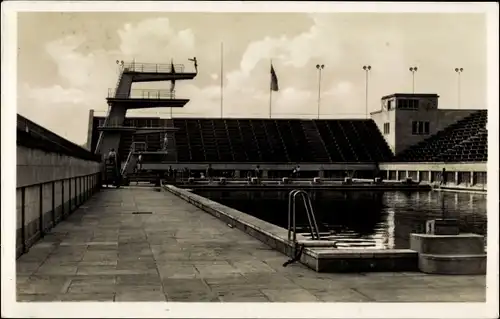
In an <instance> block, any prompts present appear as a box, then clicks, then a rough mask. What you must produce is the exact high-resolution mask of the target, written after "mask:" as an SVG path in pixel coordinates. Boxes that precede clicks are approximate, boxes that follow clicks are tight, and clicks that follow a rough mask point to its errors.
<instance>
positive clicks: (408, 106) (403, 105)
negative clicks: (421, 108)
mask: <svg viewBox="0 0 500 319" xmlns="http://www.w3.org/2000/svg"><path fill="white" fill-rule="evenodd" d="M418 102H419V100H417V99H405V100H398V109H405V110H418Z"/></svg>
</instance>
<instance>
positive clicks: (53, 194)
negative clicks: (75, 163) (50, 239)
mask: <svg viewBox="0 0 500 319" xmlns="http://www.w3.org/2000/svg"><path fill="white" fill-rule="evenodd" d="M51 186H52V227H56V182H52V185H51Z"/></svg>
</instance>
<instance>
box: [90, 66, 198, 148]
mask: <svg viewBox="0 0 500 319" xmlns="http://www.w3.org/2000/svg"><path fill="white" fill-rule="evenodd" d="M190 60H191V59H190ZM194 61H195V67H194V69H195V70H194V72H192V71H186V68H185V66H184V65H183V64H173V63H170V64H152V63H136V62H131V63H125V62H123V61H121V62H120V61H117V64H118V68H119V76H118V81H117V84H116V87H115V88H114V89H109V90H108V97H107V99H106V100H107V103H108V112H107V114H106V119H105V121H104V124H103V125H102V126H100V127H99V128H98V130H99V131H100V133H99V139H98V142H97V145H96V149H95V153H96V154H101V156H105V155H106V154H107V153H108V152H109V150H110V149H115V150H118V147H119V145H120V139H121V135H122V133H123V132H133V133H134V134H141V133H142V134H149V133H156V132H158V133H159V132H164V133H166V134H167V136H168V139H169V140H170V141H172V140H174V138H173V132H174V131H175V128H174V127H173V125H172V126H168V127H162V128H158V127H155V128H137V127H130V126H124V121H125V117H126V113H127V110H129V109H145V108H159V107H184V105H186V104H187V103H188V102H189V99H182V98H177V97H176V96H175V91H174V90H169V89H167V90H136V89H134V90H133V89H132V84H133V83H140V82H161V81H170V82H171V83H173V84H175V82H176V81H180V80H193V79H194V78H195V77H196V75H197V74H198V70H197V64H196V59H194ZM169 122H170V123H172V122H171V121H169Z"/></svg>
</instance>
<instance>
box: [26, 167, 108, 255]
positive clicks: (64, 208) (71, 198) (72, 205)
mask: <svg viewBox="0 0 500 319" xmlns="http://www.w3.org/2000/svg"><path fill="white" fill-rule="evenodd" d="M100 177H101V173H100V172H96V173H92V174H87V175H79V176H73V177H68V178H61V179H57V180H52V181H46V182H41V183H35V184H30V185H25V186H21V187H17V188H16V192H17V191H20V192H21V198H20V201H21V203H20V209H21V216H18V218H19V217H20V218H21V222H20V224H21V228H20V229H17V231H18V232H19V233H18V236H19V237H20V238H18V240H17V243H16V255H17V256H18V257H19V256H20V255H22V254H24V253H26V252H27V251H28V249H29V248H30V247H31V246H33V245H34V244H35V242H36V241H37V240H38V239H40V238H42V237H44V235H45V234H46V233H47V232H48V230H49V229H50V228H53V227H55V225H57V224H58V223H59V222H60V221H62V220H64V219H66V217H67V216H68V215H69V214H70V213H72V212H73V211H74V210H76V209H77V208H78V207H79V206H80V205H81V204H83V203H84V202H85V201H87V200H88V199H89V198H90V197H91V196H92V195H93V194H94V193H96V192H97V191H98V190H99V188H100V184H101V183H100ZM47 185H50V194H51V195H50V206H49V207H50V208H49V210H48V211H44V208H46V207H47V204H46V202H45V201H44V198H46V196H45V194H44V193H45V192H46V190H47V187H46V186H47ZM30 188H35V189H36V188H38V194H37V195H38V217H37V218H36V219H35V220H33V221H30V222H36V221H37V220H38V222H36V223H35V224H36V225H37V226H38V229H37V230H36V231H35V233H33V234H30V233H29V231H30V229H32V228H30V227H29V222H28V223H27V220H26V215H27V214H26V209H27V208H29V207H30V206H31V204H30V203H29V202H28V203H27V198H26V197H27V196H26V190H27V189H30ZM57 188H59V189H57ZM56 189H57V190H56ZM59 191H60V196H57V197H58V198H57V201H56V192H59ZM30 197H31V196H30ZM58 212H59V214H58ZM47 213H49V214H50V216H49V218H50V220H49V221H46V216H45V215H47ZM18 244H19V245H20V247H19V246H18Z"/></svg>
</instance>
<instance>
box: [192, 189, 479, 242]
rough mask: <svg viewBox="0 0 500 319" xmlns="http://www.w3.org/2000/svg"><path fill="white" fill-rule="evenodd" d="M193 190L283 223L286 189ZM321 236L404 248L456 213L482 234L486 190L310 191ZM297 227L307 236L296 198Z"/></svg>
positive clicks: (465, 228) (468, 227) (285, 222)
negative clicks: (432, 222)
mask: <svg viewBox="0 0 500 319" xmlns="http://www.w3.org/2000/svg"><path fill="white" fill-rule="evenodd" d="M193 192H194V193H196V194H198V195H200V196H203V197H206V198H209V199H211V200H213V201H216V202H219V203H221V204H223V205H226V206H229V207H231V208H234V209H237V210H239V211H242V212H244V213H247V214H249V215H252V216H254V217H257V218H259V219H262V220H264V221H267V222H269V223H271V224H274V225H277V226H280V227H283V228H285V229H286V228H287V227H288V192H286V191H285V192H283V191H206V190H194V191H193ZM310 195H311V201H312V206H313V209H314V212H315V216H316V220H317V223H318V227H319V228H320V232H321V234H320V235H321V238H322V239H328V240H333V241H335V242H337V245H338V246H339V247H340V248H343V247H345V248H349V249H353V248H360V249H365V248H376V249H405V248H409V245H410V244H409V234H410V233H422V232H425V222H426V221H427V220H429V219H433V218H442V217H450V218H458V219H459V220H460V230H461V231H462V232H471V233H477V234H481V235H486V221H487V217H486V195H484V194H467V193H451V192H433V191H424V192H422V191H418V192H401V191H385V192H382V191H375V192H365V191H344V192H342V191H312V192H310ZM296 218H297V232H298V233H301V234H302V235H305V236H310V231H309V227H308V222H307V217H306V215H305V210H304V208H303V205H302V203H301V202H300V201H297V217H296Z"/></svg>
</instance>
